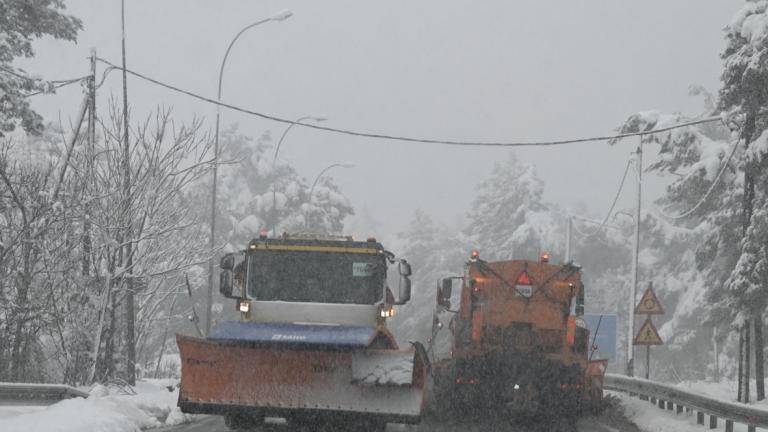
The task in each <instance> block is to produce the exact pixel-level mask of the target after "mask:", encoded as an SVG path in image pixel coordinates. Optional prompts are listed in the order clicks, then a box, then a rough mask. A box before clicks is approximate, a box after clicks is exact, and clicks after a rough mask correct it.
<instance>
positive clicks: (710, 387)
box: [608, 381, 768, 432]
mask: <svg viewBox="0 0 768 432" xmlns="http://www.w3.org/2000/svg"><path fill="white" fill-rule="evenodd" d="M678 386H679V387H681V388H684V389H686V390H688V391H692V392H696V393H699V394H702V395H707V396H711V397H713V398H716V399H720V400H723V401H731V402H733V401H735V397H734V395H735V394H736V391H735V386H736V383H735V382H728V381H723V382H721V383H713V382H704V381H696V382H685V383H680V384H678ZM608 394H611V395H613V396H615V397H616V398H618V399H619V400H620V401H621V406H622V408H623V411H624V415H625V416H626V418H627V419H629V420H630V421H632V422H633V423H634V424H636V425H637V426H638V427H639V428H640V429H641V430H642V431H643V432H694V431H696V432H701V431H702V430H705V429H704V426H702V425H699V424H697V423H696V416H695V415H688V414H686V413H682V414H675V412H674V411H669V410H666V409H660V408H658V406H656V405H655V404H652V403H650V402H649V401H643V400H640V399H639V398H637V397H630V396H629V395H627V394H625V393H621V392H613V391H610V392H608ZM752 394H753V397H754V381H753V383H752ZM751 406H753V407H755V408H759V409H766V410H768V401H761V402H759V403H757V404H752V405H751ZM705 423H707V424H709V416H706V417H705ZM724 424H725V421H724V420H723V419H718V428H719V429H720V430H723V429H724ZM733 430H734V432H742V431H743V432H747V426H746V425H743V424H738V423H734V425H733Z"/></svg>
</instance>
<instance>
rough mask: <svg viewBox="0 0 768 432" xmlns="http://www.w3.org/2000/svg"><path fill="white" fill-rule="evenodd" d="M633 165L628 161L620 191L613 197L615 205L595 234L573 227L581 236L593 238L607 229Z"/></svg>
mask: <svg viewBox="0 0 768 432" xmlns="http://www.w3.org/2000/svg"><path fill="white" fill-rule="evenodd" d="M631 165H632V159H630V160H628V161H627V166H626V167H625V168H624V175H622V176H621V182H620V183H619V189H618V190H617V191H616V196H615V197H613V203H611V208H609V209H608V213H606V214H605V218H603V222H601V223H600V226H599V227H597V228H596V229H595V230H594V231H593V232H591V233H589V234H586V233H584V232H582V231H581V230H579V229H578V228H576V225H573V224H572V225H571V227H572V228H574V229H575V230H576V231H577V232H578V233H579V234H581V235H582V236H584V237H592V236H594V235H597V234H598V233H600V232H601V231H602V230H603V228H605V224H607V223H608V219H610V218H611V213H613V209H614V208H616V203H617V202H619V197H620V196H621V191H622V190H623V189H624V182H625V181H626V180H627V173H629V167H630V166H631Z"/></svg>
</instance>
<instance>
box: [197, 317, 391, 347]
mask: <svg viewBox="0 0 768 432" xmlns="http://www.w3.org/2000/svg"><path fill="white" fill-rule="evenodd" d="M375 332H376V329H375V328H373V327H364V326H344V325H315V324H289V323H253V322H239V321H223V322H221V323H219V325H217V326H216V328H214V329H213V331H211V335H210V336H208V340H210V341H220V342H253V343H269V344H276V343H280V344H292V345H334V346H345V347H367V346H368V345H369V344H370V343H371V341H372V340H373V337H374V334H375Z"/></svg>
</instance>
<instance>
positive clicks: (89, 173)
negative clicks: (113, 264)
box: [81, 48, 96, 276]
mask: <svg viewBox="0 0 768 432" xmlns="http://www.w3.org/2000/svg"><path fill="white" fill-rule="evenodd" d="M88 101H89V102H88V146H87V150H86V153H87V154H86V156H85V164H86V167H85V169H86V176H85V180H84V181H83V193H84V194H86V195H88V194H90V193H91V188H90V182H91V181H92V179H93V155H94V154H96V151H95V148H96V49H95V48H91V78H90V79H89V80H88ZM90 201H91V200H90V198H89V199H88V204H86V205H85V217H84V218H83V238H82V246H83V259H82V269H81V274H82V275H83V276H88V275H89V274H90V267H91V246H92V245H91V205H90Z"/></svg>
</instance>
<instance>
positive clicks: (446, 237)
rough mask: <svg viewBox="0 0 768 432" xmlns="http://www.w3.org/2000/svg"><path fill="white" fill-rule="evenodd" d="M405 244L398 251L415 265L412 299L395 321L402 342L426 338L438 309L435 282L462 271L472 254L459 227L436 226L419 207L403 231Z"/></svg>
mask: <svg viewBox="0 0 768 432" xmlns="http://www.w3.org/2000/svg"><path fill="white" fill-rule="evenodd" d="M400 237H401V239H402V240H403V243H404V246H403V248H402V250H399V251H398V254H399V255H401V256H403V257H405V258H407V259H408V262H410V263H411V265H412V267H413V276H412V278H411V279H412V281H413V298H412V299H411V301H410V302H409V303H408V304H406V305H405V306H403V307H402V308H401V310H400V311H398V315H396V316H395V319H394V320H393V321H392V328H393V330H394V334H395V335H396V336H397V337H398V339H400V340H401V341H403V342H405V341H409V340H410V341H421V342H422V343H423V342H425V341H426V340H427V337H429V334H430V331H431V325H432V321H431V319H432V312H433V310H434V308H435V295H436V291H435V290H436V283H437V281H438V280H439V279H440V278H443V277H447V276H455V275H457V274H460V273H461V272H462V269H463V267H462V266H463V264H464V262H465V261H466V260H467V259H468V257H469V250H470V249H469V247H468V246H467V242H466V239H464V238H463V236H462V235H461V233H460V230H458V229H451V228H449V227H443V226H439V225H437V224H436V223H435V222H434V221H433V220H432V218H431V217H429V216H428V215H427V214H425V213H424V212H423V211H421V210H417V211H416V213H415V214H414V216H413V219H412V220H411V223H410V226H409V228H408V231H406V232H403V233H401V234H400Z"/></svg>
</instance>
